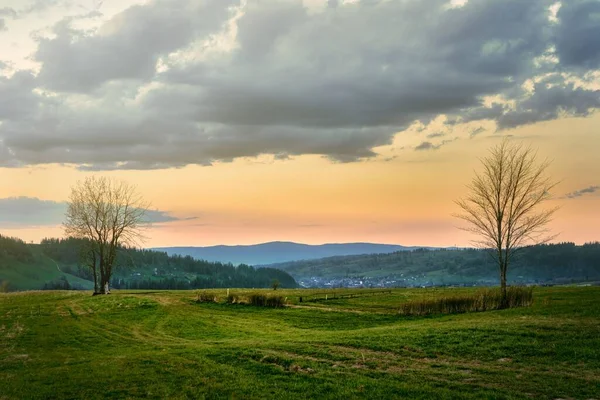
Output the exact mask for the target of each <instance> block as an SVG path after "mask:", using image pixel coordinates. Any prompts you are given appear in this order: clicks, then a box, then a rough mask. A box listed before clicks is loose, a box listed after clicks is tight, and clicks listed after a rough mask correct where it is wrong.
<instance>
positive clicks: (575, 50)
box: [556, 0, 600, 68]
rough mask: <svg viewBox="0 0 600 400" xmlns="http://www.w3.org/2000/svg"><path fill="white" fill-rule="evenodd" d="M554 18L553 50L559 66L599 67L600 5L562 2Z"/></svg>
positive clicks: (588, 0) (577, 0)
mask: <svg viewBox="0 0 600 400" xmlns="http://www.w3.org/2000/svg"><path fill="white" fill-rule="evenodd" d="M557 17H558V18H559V20H560V24H559V26H558V29H557V30H556V50H557V54H558V56H559V57H560V60H561V63H562V64H564V65H566V66H581V67H584V68H598V67H600V2H598V1H597V0H569V1H563V2H562V6H561V8H560V10H559V12H558V15H557Z"/></svg>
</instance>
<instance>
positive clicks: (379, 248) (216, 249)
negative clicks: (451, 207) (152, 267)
mask: <svg viewBox="0 0 600 400" xmlns="http://www.w3.org/2000/svg"><path fill="white" fill-rule="evenodd" d="M417 248H420V247H406V246H400V245H393V244H377V243H328V244H321V245H309V244H302V243H294V242H269V243H262V244H255V245H246V246H224V245H221V246H208V247H155V248H153V249H152V250H158V251H165V252H166V253H167V254H169V255H177V254H178V255H182V256H191V257H193V258H195V259H201V260H207V261H220V262H230V263H232V264H235V265H237V264H248V265H266V264H274V263H282V262H288V261H298V260H314V259H318V258H324V257H333V256H351V255H360V254H388V253H394V252H397V251H406V250H414V249H417Z"/></svg>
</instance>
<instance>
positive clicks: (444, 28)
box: [0, 0, 600, 170]
mask: <svg viewBox="0 0 600 400" xmlns="http://www.w3.org/2000/svg"><path fill="white" fill-rule="evenodd" d="M248 3H249V4H248V5H247V6H246V8H245V9H244V10H243V11H242V15H241V16H239V18H238V19H237V20H236V21H237V22H235V21H234V20H232V19H231V17H232V16H233V15H234V14H236V10H235V7H236V6H237V5H238V4H239V2H238V1H234V0H228V1H221V0H205V1H201V2H193V1H191V0H172V1H168V0H152V1H149V2H148V3H146V4H143V5H139V6H135V7H131V8H130V9H128V10H126V11H125V12H123V13H122V14H120V15H118V16H116V17H114V18H113V19H112V20H111V21H110V22H109V23H108V24H107V25H106V26H104V27H102V28H101V29H100V30H98V31H93V32H85V31H79V30H77V29H75V28H74V24H72V23H71V21H72V17H66V18H65V19H64V20H63V21H62V22H61V23H60V24H58V25H56V26H55V27H54V33H55V37H53V38H46V39H39V44H38V49H37V51H36V53H35V55H34V56H35V59H36V60H37V61H39V62H40V63H41V70H40V72H39V75H37V76H35V75H34V74H32V73H28V72H21V75H18V76H13V77H11V78H0V120H1V121H2V124H1V125H0V156H1V157H2V158H0V165H5V166H18V165H26V164H41V163H67V164H76V165H77V166H78V167H79V168H80V169H85V170H101V169H152V168H168V167H175V168H177V167H183V166H185V165H188V164H198V165H211V164H212V163H213V162H215V161H231V160H234V159H236V158H239V157H252V156H257V155H261V154H273V155H276V156H277V157H279V156H278V155H284V156H296V155H302V154H317V155H322V156H324V157H327V158H329V159H331V160H334V161H338V162H352V161H356V160H361V159H364V158H369V157H374V156H376V153H375V151H374V150H373V149H374V148H376V147H377V146H381V145H385V144H389V143H391V141H392V137H393V135H394V134H395V133H397V132H401V131H403V130H405V129H407V128H408V127H409V126H411V125H412V124H413V123H414V122H415V121H421V122H422V123H423V124H425V123H428V122H429V121H431V120H433V119H434V118H436V117H437V116H438V115H441V114H446V115H448V116H450V120H449V121H450V122H449V124H450V125H451V124H456V123H460V122H471V121H479V120H494V121H497V123H498V125H499V127H500V128H501V129H506V128H511V127H515V126H519V125H522V124H526V123H533V122H537V121H543V120H549V119H555V118H558V117H559V116H560V115H562V114H567V115H580V116H583V115H587V114H588V113H589V112H591V111H592V110H594V109H597V108H600V104H599V102H598V92H596V91H593V90H589V89H584V88H581V87H575V86H574V85H573V84H571V83H568V82H567V81H566V80H565V79H564V78H562V80H561V79H557V78H556V76H557V75H558V74H557V71H560V72H564V73H565V74H567V75H569V74H570V76H574V77H582V76H583V75H582V74H583V73H584V72H582V71H583V70H582V69H581V67H582V66H587V67H588V68H589V67H590V66H593V65H595V64H594V63H595V61H594V60H595V57H596V56H595V55H594V54H595V43H596V42H597V39H596V38H594V37H588V36H586V35H583V34H582V33H581V32H584V31H585V32H591V31H594V29H595V28H594V26H593V23H592V22H593V21H594V19H593V16H592V17H589V16H587V15H582V14H581V11H580V10H582V9H585V10H592V11H593V9H595V8H594V7H595V6H593V5H591V6H590V5H589V4H588V3H590V2H585V1H578V2H573V3H569V4H568V5H565V4H566V3H567V2H563V3H565V4H563V8H561V11H560V12H559V15H558V17H559V20H560V23H559V24H553V23H551V22H550V21H549V19H548V15H549V14H548V13H549V11H548V7H549V6H550V5H551V4H552V3H553V2H552V1H550V0H528V1H522V0H505V1H498V2H490V1H487V0H470V1H469V2H467V3H466V4H465V5H464V6H463V7H460V8H455V9H448V7H447V3H448V1H447V0H429V1H426V2H425V1H399V0H397V1H394V0H392V1H358V2H356V3H353V4H350V3H345V2H344V3H343V2H339V1H330V2H329V7H325V8H324V9H323V11H322V12H316V13H311V12H309V11H308V10H306V9H305V8H303V7H302V2H301V1H299V0H297V1H296V0H289V1H284V2H282V1H275V0H262V1H260V2H248ZM425 15H426V16H427V17H426V18H424V16H425ZM499 16H501V17H499ZM590 18H592V19H590ZM578 19H581V21H582V25H581V26H578V25H577V24H576V21H577V20H578ZM590 21H591V22H590ZM236 24H237V37H236V38H235V40H236V43H235V46H234V47H233V49H231V50H227V51H221V50H219V51H211V52H208V53H206V54H205V53H203V51H204V50H203V48H202V46H208V44H207V43H210V42H211V41H212V40H217V39H215V38H217V37H219V35H220V34H221V33H223V32H224V30H226V29H227V28H226V27H228V26H230V25H236ZM586 27H588V28H586ZM582 29H583V30H582ZM586 29H587V30H586ZM590 30H591V31H590ZM574 38H577V41H579V42H581V45H582V46H587V47H585V48H586V49H590V50H589V51H587V50H586V51H583V53H581V54H584V53H585V54H588V56H589V57H587V56H586V57H587V58H586V57H583V58H582V56H581V54H579V53H577V54H575V53H573V54H570V53H569V51H574V50H573V49H571V50H569V49H567V47H568V46H567V45H565V46H567V47H565V46H563V47H561V45H559V42H560V41H561V40H562V41H564V43H570V41H571V42H572V41H574V40H575V39H574ZM579 42H578V43H579ZM561 43H562V42H561ZM553 47H556V52H557V55H558V56H559V59H560V62H559V65H558V66H552V65H550V64H548V63H541V64H540V63H539V62H537V63H536V58H537V57H540V56H542V55H547V54H548V52H549V51H550V52H551V50H549V49H552V48H553ZM191 49H193V51H192V50H191ZM177 51H184V52H185V51H190V56H189V57H188V58H186V59H185V60H184V59H179V60H176V57H174V56H173V53H174V52H177ZM168 54H171V57H170V58H169V59H167V58H165V57H166V56H167V55H168ZM159 59H161V60H162V61H163V62H164V63H165V65H166V66H167V69H166V70H164V71H163V70H161V72H158V71H157V62H158V60H159ZM548 73H552V74H553V75H552V77H550V78H548V77H547V78H545V79H541V81H540V83H539V84H538V85H536V87H535V91H534V93H533V94H529V93H525V92H524V91H523V90H522V89H521V86H522V84H523V82H525V81H526V80H528V79H533V78H536V77H540V76H545V75H546V74H548ZM538 80H539V79H538ZM148 84H150V85H148ZM145 85H148V86H145ZM36 87H42V88H45V89H47V90H51V91H53V92H54V93H52V95H51V96H50V95H46V94H41V93H40V91H36V90H34V89H35V88H36ZM496 95H498V96H502V97H504V98H506V99H507V100H509V101H512V102H514V103H515V104H516V107H514V108H513V107H509V106H507V105H506V104H500V103H494V104H492V105H491V106H490V107H486V106H484V100H483V98H484V97H485V96H496ZM3 99H10V100H3ZM13 100H16V101H13ZM476 132H477V131H476ZM477 133H479V132H477ZM474 134H475V133H474ZM434 135H435V134H434ZM433 137H436V136H431V137H428V139H432V138H433ZM437 137H439V136H437ZM425 143H429V146H430V147H427V146H428V145H426V144H425ZM443 143H446V142H443ZM443 143H442V144H443ZM421 145H423V146H424V148H423V150H424V149H426V148H429V149H432V148H436V147H439V146H440V145H441V144H440V145H437V146H436V145H434V144H432V143H431V142H423V143H422V144H421ZM418 147H419V146H418Z"/></svg>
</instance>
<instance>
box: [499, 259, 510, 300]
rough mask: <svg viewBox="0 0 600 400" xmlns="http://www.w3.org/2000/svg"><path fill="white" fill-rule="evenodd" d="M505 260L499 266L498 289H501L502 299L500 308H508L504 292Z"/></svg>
mask: <svg viewBox="0 0 600 400" xmlns="http://www.w3.org/2000/svg"><path fill="white" fill-rule="evenodd" d="M507 267H508V266H507V265H506V261H505V262H504V263H503V265H502V266H501V271H500V289H501V291H502V300H501V302H500V306H501V307H502V308H508V296H507V294H506V270H507Z"/></svg>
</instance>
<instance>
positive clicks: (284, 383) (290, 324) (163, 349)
mask: <svg viewBox="0 0 600 400" xmlns="http://www.w3.org/2000/svg"><path fill="white" fill-rule="evenodd" d="M473 290H476V289H468V288H464V289H462V288H461V289H394V290H392V292H391V293H379V294H376V295H373V296H364V297H356V298H344V299H334V300H328V301H322V302H302V303H300V302H299V296H303V297H306V296H309V295H314V294H319V293H320V294H326V293H333V292H334V291H333V290H278V291H277V294H280V295H283V296H285V297H287V301H288V302H289V303H290V306H289V307H286V308H283V309H281V308H279V309H271V308H260V307H253V306H248V305H238V304H233V305H228V304H214V303H197V302H196V301H195V300H196V298H197V296H198V291H115V292H114V293H113V294H111V295H109V296H95V297H92V296H91V295H90V293H89V292H75V291H68V292H67V291H51V292H21V293H9V294H0V399H3V400H4V399H22V398H27V399H47V398H85V399H95V398H98V399H99V398H151V399H165V398H175V399H177V398H207V399H218V398H223V399H247V398H248V399H264V398H276V399H288V398H289V399H295V398H297V399H306V398H318V399H328V398H332V399H333V398H335V399H339V398H344V399H352V398H377V399H388V398H403V397H404V398H473V399H476V398H477V399H479V398H490V399H513V398H514V399H520V398H543V399H544V398H547V399H556V398H564V399H567V398H575V399H590V398H600V287H549V288H536V289H535V290H534V303H533V305H532V306H531V307H526V308H515V309H508V310H500V311H488V312H479V313H467V314H455V315H431V316H425V317H408V316H402V315H399V313H398V311H399V309H400V307H401V304H403V303H406V302H407V301H411V300H427V299H433V298H436V297H439V296H447V295H449V294H451V295H455V294H464V293H469V292H470V291H473ZM209 292H214V294H215V295H216V296H218V297H219V298H221V299H222V300H223V301H225V298H226V290H224V289H218V290H211V291H209ZM250 292H256V291H250V290H231V293H237V294H240V295H243V294H247V293H250ZM265 292H267V291H266V290H265ZM268 292H269V293H272V292H273V291H272V290H271V291H268ZM335 292H336V293H338V294H342V293H346V294H348V293H365V290H363V291H362V292H361V291H359V290H352V289H339V290H335Z"/></svg>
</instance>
